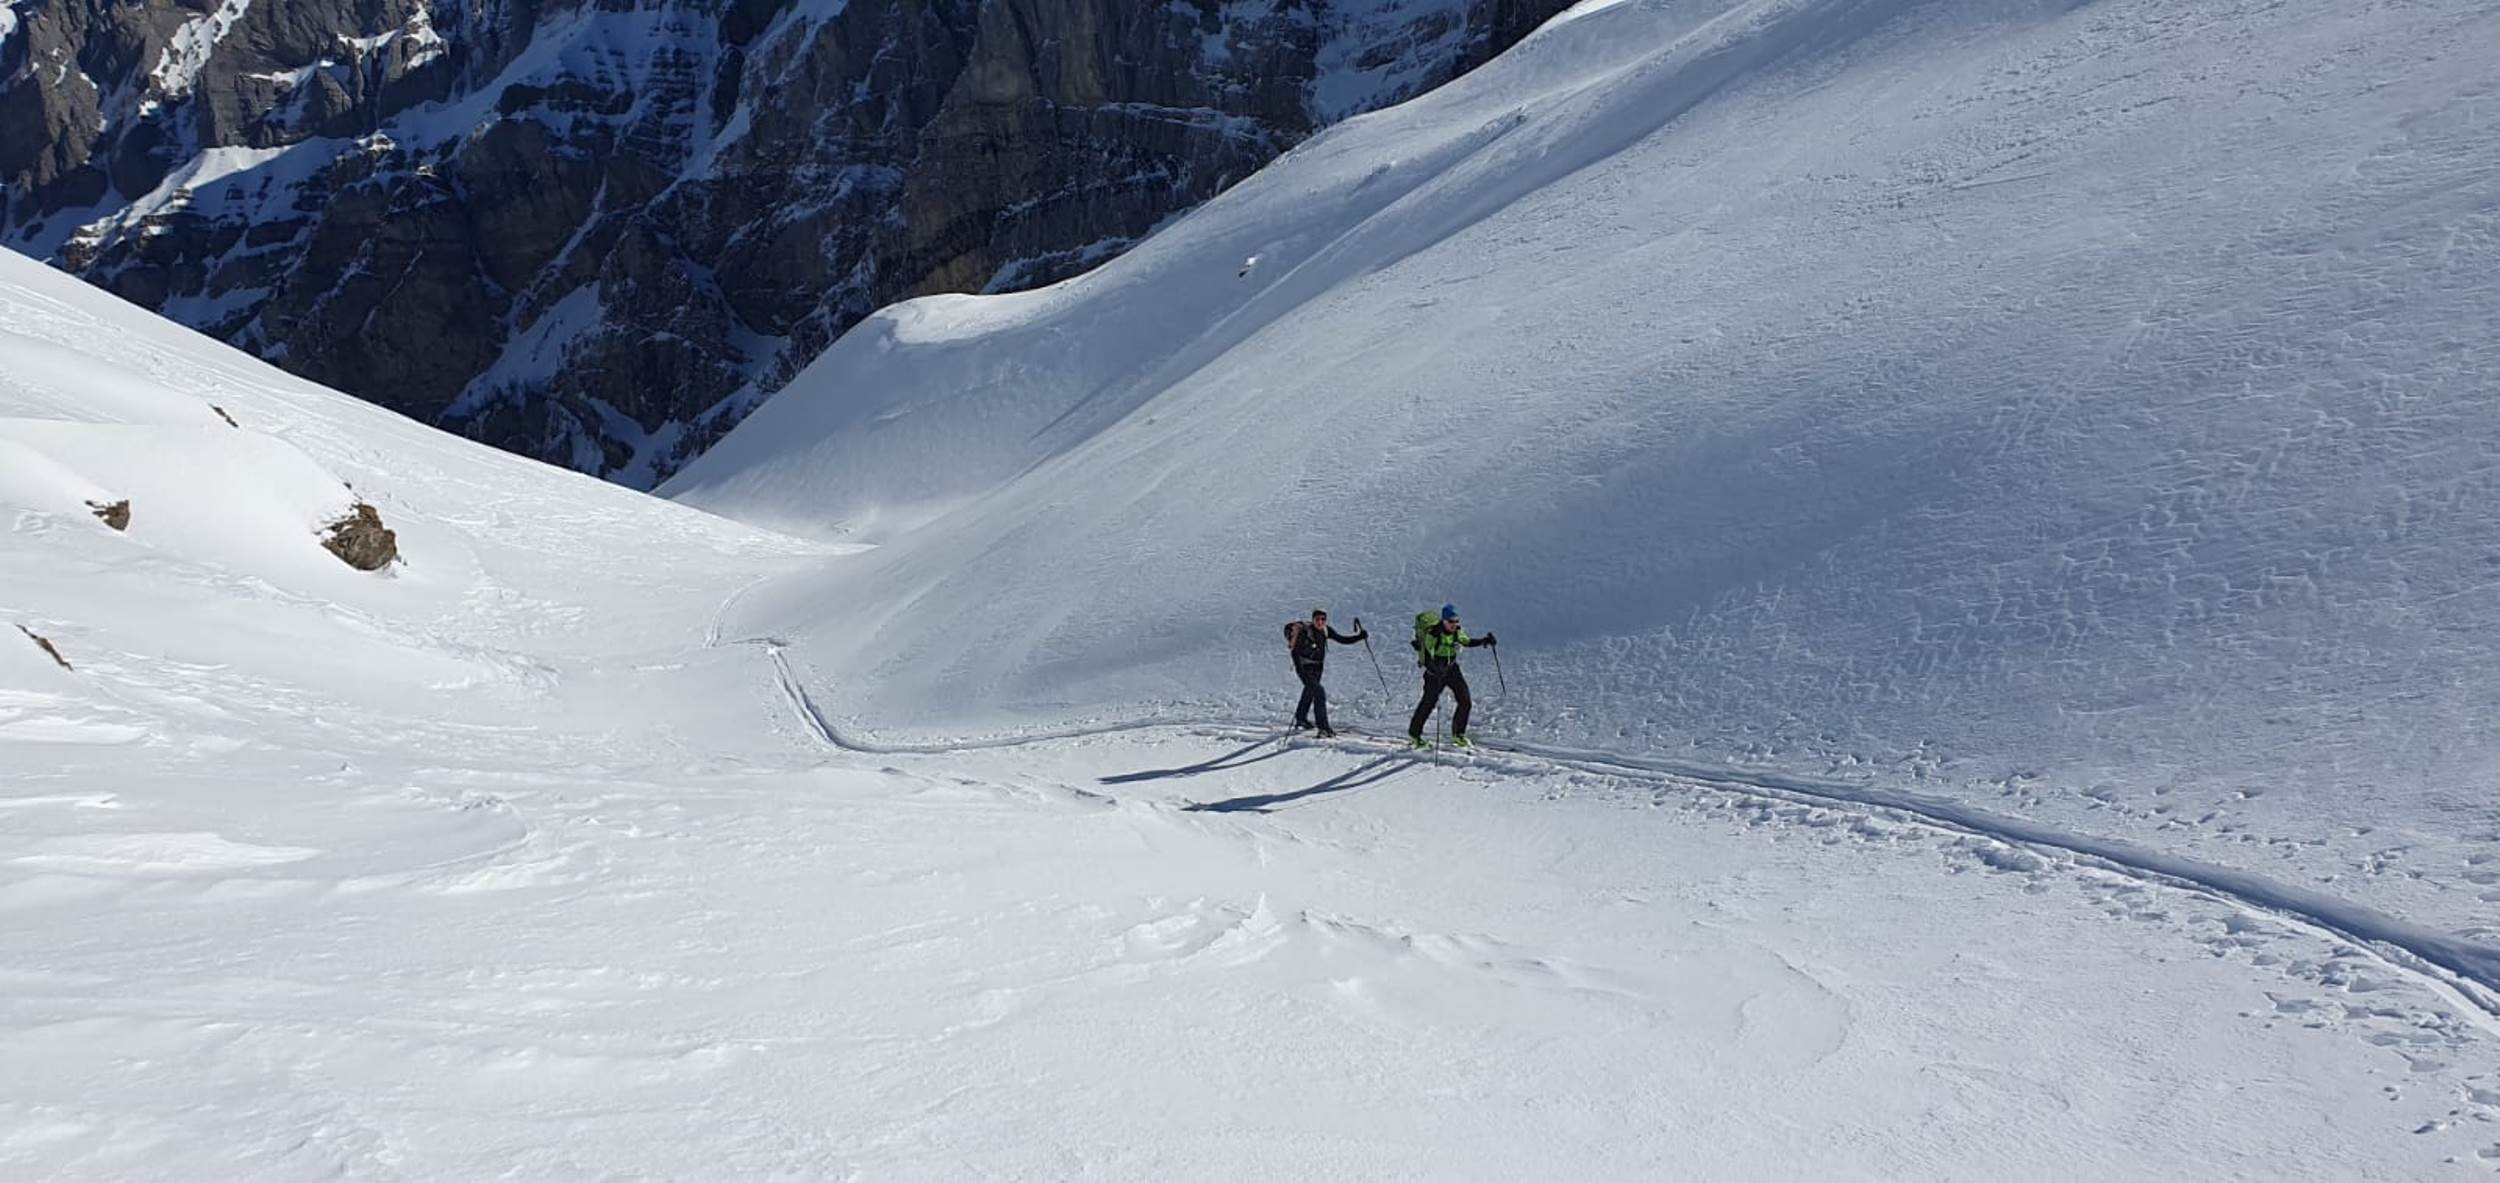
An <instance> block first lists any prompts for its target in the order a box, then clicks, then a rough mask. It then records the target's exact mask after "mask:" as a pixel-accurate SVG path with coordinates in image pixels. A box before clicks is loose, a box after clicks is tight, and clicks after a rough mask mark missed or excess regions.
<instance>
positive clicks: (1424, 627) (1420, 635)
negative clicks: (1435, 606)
mask: <svg viewBox="0 0 2500 1183" xmlns="http://www.w3.org/2000/svg"><path fill="white" fill-rule="evenodd" d="M1439 623H1441V614H1440V613H1438V612H1434V611H1432V610H1430V609H1426V610H1424V611H1422V612H1418V613H1416V614H1415V639H1414V640H1412V641H1409V642H1407V646H1408V647H1409V648H1412V649H1413V650H1414V651H1415V664H1417V665H1422V664H1424V634H1425V633H1428V632H1431V631H1432V627H1433V626H1434V625H1437V624H1439Z"/></svg>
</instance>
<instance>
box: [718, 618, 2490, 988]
mask: <svg viewBox="0 0 2500 1183" xmlns="http://www.w3.org/2000/svg"><path fill="white" fill-rule="evenodd" d="M732 598H733V600H734V598H735V597H732ZM725 607H726V605H724V608H725ZM714 637H715V641H716V643H717V632H715V634H714ZM736 643H738V644H752V645H759V646H761V647H762V648H763V650H764V653H765V656H766V658H767V659H768V660H769V661H770V662H771V663H772V668H773V677H774V680H775V681H776V683H777V684H778V685H779V687H780V690H781V694H782V698H783V699H784V701H785V702H786V703H787V704H788V706H789V709H790V712H791V714H792V715H793V716H794V717H795V718H796V719H797V721H798V722H799V723H800V725H801V726H803V727H805V728H806V729H807V730H808V732H809V733H810V734H812V735H813V736H814V737H815V738H816V740H817V741H818V742H820V743H822V744H823V745H824V746H826V747H827V748H830V749H833V750H836V751H842V752H853V753H859V754H863V755H941V754H944V753H948V752H961V751H976V750H999V749H1008V748H1017V747H1025V746H1030V745H1034V744H1042V743H1050V742H1055V741H1059V740H1066V739H1074V738H1079V737H1083V736H1092V735H1107V734H1114V733H1118V732H1129V731H1145V730H1153V729H1170V730H1178V731H1186V732H1193V733H1198V734H1204V735H1209V736H1214V737H1219V738H1224V739H1250V738H1258V737H1262V736H1273V735H1274V732H1273V731H1272V730H1271V729H1263V728H1260V727H1258V726H1257V725H1256V724H1255V723H1251V722H1249V721H1246V720H1243V719H1239V718H1227V717H1221V716H1213V715H1210V716H1206V717H1203V718H1188V717H1176V716H1165V717H1160V718H1153V719H1142V720H1135V721H1129V722H1120V723H1107V724H1100V725H1094V726H1082V727H1069V728H1061V729H1057V730H1051V731H1039V732H1033V733H1029V734H1023V735H1015V736H999V737H988V738H981V739H967V740H960V741H931V742H922V743H901V744H895V743H877V742H872V741H868V740H863V739H859V738H857V737H854V736H847V735H844V734H843V733H842V732H841V731H840V730H839V729H838V728H836V727H835V726H834V725H833V723H832V722H831V721H830V720H828V719H826V718H825V715H824V712H823V711H822V710H821V709H819V708H818V707H817V705H816V702H815V699H814V698H813V697H812V696H810V695H809V694H808V692H807V687H806V685H805V684H804V683H803V682H802V681H801V680H800V679H799V676H798V674H797V672H796V671H795V670H793V669H792V668H791V666H790V661H789V659H788V658H787V657H786V656H784V646H783V644H782V643H781V642H780V641H778V640H775V639H771V638H751V639H745V640H741V641H738V642H736ZM1483 746H1484V749H1485V750H1486V751H1488V752H1491V753H1494V754H1496V755H1497V756H1498V757H1499V758H1501V759H1502V760H1503V761H1504V762H1505V763H1507V764H1509V765H1510V766H1511V767H1512V768H1513V769H1515V770H1516V771H1519V772H1522V773H1533V772H1550V771H1578V772H1586V773H1594V774H1599V775H1605V776H1613V777H1618V778H1625V779H1633V780H1646V781H1651V782H1655V783H1658V784H1662V785H1672V786H1686V787H1694V788H1711V789H1718V790H1722V791H1729V792H1735V793H1739V794H1744V795H1749V796H1755V797H1762V798H1768V799H1771V800H1777V801H1785V802H1803V803H1810V804H1814V805H1820V806H1833V807H1838V808H1842V809H1847V810H1853V811H1859V812H1867V813H1886V814H1893V815H1898V816H1899V817H1901V818H1903V819H1906V820H1913V821H1916V822H1919V823H1923V824H1926V825H1930V826H1934V827H1937V828H1939V829H1943V830H1947V831H1950V832H1953V833H1956V834H1964V835H1969V836H1972V837H1978V838H1984V839H1987V840H1989V841H1993V842H2000V843H2003V844H2005V845H2007V846H2012V847H2017V848H2024V849H2030V850H2034V851H2055V852H2060V853H2063V854H2066V855H2071V856H2074V857H2076V858H2080V859H2082V860H2084V861H2086V862H2087V863H2089V864H2090V865H2093V866H2096V867H2099V868H2101V869H2103V870H2106V871H2109V872H2112V873H2115V874H2119V875H2123V876H2126V877H2128V878H2130V879H2134V880H2136V881H2139V882H2142V883H2145V884H2148V885H2152V886H2158V887H2165V888H2171V889H2174V890H2180V891H2187V892H2193V893H2196V894H2199V895H2204V896H2208V897H2211V898H2214V899H2218V900H2223V901H2226V902H2228V903H2230V904H2232V905H2234V906H2237V907H2240V908H2244V909H2247V910H2250V911H2253V912H2259V913H2263V914H2265V915H2267V916H2271V917H2273V918H2274V919H2276V920H2279V921H2281V922H2283V923H2285V924H2287V925H2290V926H2292V927H2295V928H2298V929H2301V930H2304V931H2307V932H2309V933H2311V934H2313V935H2317V936H2320V937H2322V938H2326V939H2328V940H2330V941H2332V942H2333V943H2335V944H2339V945H2343V946H2347V947H2350V948H2352V949H2354V950H2356V951H2359V952H2361V953H2363V954H2365V955H2367V956H2369V957H2370V958H2372V959H2373V960H2375V961H2377V962H2378V963H2380V964H2381V965H2384V966H2385V967H2386V968H2387V969H2388V970H2389V971H2390V972H2393V973H2397V974H2401V975H2403V976H2405V977H2407V978H2410V979H2412V980H2414V981H2416V982H2418V983H2420V984H2421V985H2422V986H2423V987H2425V988H2426V989H2428V990H2430V991H2431V992H2432V993H2433V994H2435V995H2437V996H2438V997H2440V998H2442V999H2444V1000H2446V1001H2447V1002H2448V1004H2449V1005H2450V1006H2452V1007H2453V1008H2454V1009H2455V1010H2456V1012H2457V1013H2458V1014H2460V1015H2462V1016H2464V1017H2465V1018H2467V1019H2468V1020H2469V1021H2471V1022H2472V1023H2474V1025H2475V1026H2477V1027H2479V1028H2481V1029H2482V1030H2483V1031H2485V1032H2486V1033H2489V1034H2492V1035H2500V948H2495V947H2493V946H2490V945H2486V944H2481V943H2478V942H2475V941H2469V940H2464V939H2461V938H2458V937H2454V936H2450V935H2448V934H2445V933H2440V932H2435V931H2433V930H2431V929H2428V928H2425V927H2423V926H2421V925H2417V924H2413V923H2411V922H2408V921H2405V920H2402V919H2399V918H2397V917H2394V916H2390V915H2388V914H2386V913H2384V912H2381V911H2378V910H2377V909H2374V908H2370V907H2366V906H2364V905H2361V904H2357V903H2354V902H2352V901H2349V900H2344V899H2338V898H2336V897H2334V896H2330V895H2327V894H2325V893H2322V892H2316V891H2310V890H2308V889H2305V888H2300V887H2294V886H2292V885H2290V884H2286V883H2279V882H2276V881H2274V880H2271V879H2268V878H2266V877H2265V876H2262V875H2257V874H2253V873H2251V872H2247V871H2242V870H2237V869H2234V868H2230V867H2223V866H2218V865H2216V864H2213V863H2208V862H2203V861H2200V860H2197V859H2191V858H2185V857H2182V856H2179V855H2174V854H2168V853H2164V852H2162V851H2157V850H2151V849H2147V848H2145V847H2143V846H2140V845H2138V844H2136V843H2132V842H2126V841H2123V840H2120V839H2115V838H2101V837H2096V836H2093V835H2090V834H2078V833H2073V832H2070V831H2066V830H2061V829H2057V828H2055V827H2052V826H2047V825H2043V824H2041V823H2038V822H2034V821H2030V820H2027V819H2023V818H2016V817H2008V816H2005V815H2002V814H1997V813H1991V812H1989V811H1987V810H1984V809H1978V808H1975V807H1973V806H1970V805H1966V804H1963V803H1961V802H1958V801H1952V800H1948V799H1945V798H1941V797H1935V796H1930V795H1927V794H1921V793H1909V792H1903V791H1900V790H1896V789H1888V788H1884V787H1882V786H1879V785H1873V784H1851V783H1847V782H1843V781H1832V780H1823V779H1818V778H1813V777H1804V776H1796V775H1792V774H1788V773H1782V772H1777V771H1773V770H1770V769H1750V768H1732V767H1726V766H1714V765H1709V764H1702V763H1698V762H1692V761H1681V760H1670V759H1664V758H1660V757H1654V756H1642V755H1636V754H1627V753H1616V752H1605V751H1598V750H1592V749H1585V748H1567V747H1557V746H1554V745H1550V744H1539V743H1531V742H1524V741H1516V740H1508V739H1504V740H1498V741H1493V742H1489V743H1486V744H1484V745H1483ZM1390 758H1392V759H1405V760H1421V759H1429V758H1430V757H1422V756H1409V755H1404V754H1397V755H1393V756H1391V757H1390ZM1479 762H1480V763H1481V760H1479Z"/></svg>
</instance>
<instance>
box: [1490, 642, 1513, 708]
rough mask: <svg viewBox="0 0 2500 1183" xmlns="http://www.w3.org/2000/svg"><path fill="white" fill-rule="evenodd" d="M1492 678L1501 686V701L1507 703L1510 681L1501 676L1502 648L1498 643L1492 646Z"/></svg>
mask: <svg viewBox="0 0 2500 1183" xmlns="http://www.w3.org/2000/svg"><path fill="white" fill-rule="evenodd" d="M1493 677H1494V680H1495V681H1497V682H1499V683H1500V684H1501V687H1502V701H1503V702H1509V701H1510V679H1509V678H1507V677H1504V676H1503V675H1502V647H1501V645H1500V644H1498V643H1497V644H1495V645H1494V646H1493Z"/></svg>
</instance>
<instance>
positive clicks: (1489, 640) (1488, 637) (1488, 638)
mask: <svg viewBox="0 0 2500 1183" xmlns="http://www.w3.org/2000/svg"><path fill="white" fill-rule="evenodd" d="M1484 643H1485V647H1486V648H1488V649H1489V648H1493V647H1495V646H1498V645H1500V644H1501V642H1499V641H1496V640H1494V639H1493V634H1491V633H1486V634H1485V635H1484Z"/></svg>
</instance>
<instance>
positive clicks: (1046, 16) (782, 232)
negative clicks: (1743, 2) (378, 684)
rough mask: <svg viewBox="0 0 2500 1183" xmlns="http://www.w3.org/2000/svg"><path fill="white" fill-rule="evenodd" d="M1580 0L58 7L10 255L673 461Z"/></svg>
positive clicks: (485, 434)
mask: <svg viewBox="0 0 2500 1183" xmlns="http://www.w3.org/2000/svg"><path fill="white" fill-rule="evenodd" d="M1566 6H1567V0H847V2H846V0H595V2H594V0H533V2H531V3H524V4H515V5H454V4H451V3H447V2H446V0H301V2H297V3H288V4H272V3H251V2H249V0H176V2H175V3H172V4H163V5H130V4H125V3H118V2H117V0H52V2H50V3H47V4H45V5H43V6H41V7H40V8H25V9H20V10H17V11H18V12H20V14H21V15H20V17H19V23H18V25H17V27H15V28H14V29H13V30H11V31H9V32H6V33H0V239H4V240H5V242H6V243H7V245H9V246H11V247H13V248H15V249H18V250H22V251H26V252H29V253H33V254H37V255H41V256H44V257H47V258H51V259H53V260H54V261H55V262H57V263H58V264H60V265H61V266H64V267H67V268H69V269H71V270H73V271H76V272H78V273H80V274H82V275H84V276H86V277H87V278H89V279H90V280H92V281H93V282H96V283H98V284H101V285H103V286H105V287H107V288H110V289H111V290H113V291H115V292H118V293H120V294H121V295H123V296H125V297H127V298H129V299H131V300H134V301H136V302H138V303H141V304H144V305H147V306H149V307H151V308H157V309H160V310H162V311H164V312H166V313H167V314H169V315H172V316H174V317H176V318H177V319H180V320H183V321H185V322H186V323H189V324H191V325H193V326H195V327H197V328H200V329H202V330H204V331H207V332H209V333H211V334H214V335H217V336H221V337H224V338H226V339H228V340H231V341H234V342H235V343H237V344H240V345H243V346H244V347H246V348H249V349H253V350H255V351H258V352H260V353H261V354H263V355H264V356H267V357H270V358H271V359H272V360H275V361H277V362H278V363H279V364H281V365H284V366H286V367H287V368H289V369H291V370H294V371H295V372H297V373H300V374H303V375H305V376H307V377H310V378H313V379H315V380H317V381H321V382H324V383H328V384H330V385H333V386H337V387H339V388H341V389H344V390H348V391H350V392H352V393H355V394H358V395H361V396H364V397H366V398H369V399H372V400H374V401H377V402H380V403H383V404H385V405H388V406H391V407H394V408H397V409H399V410H402V411H405V412H407V413H409V414H411V415H414V416H417V417H419V418H421V419H426V420H429V421H432V422H437V423H441V424H444V425H447V426H450V427H453V428H455V429H457V430H461V431H464V432H466V433H468V434H470V435H473V436H476V437H478V438H481V439H484V440H487V441H489V442H492V443H495V444H498V445H501V446H504V447H508V448H513V449H515V450H518V451H522V452H526V453H529V454H532V455H536V456H540V457H542V458H546V459H550V460H553V461H556V462H558V463H563V464H568V465H572V466H574V467H577V468H581V469H584V470H587V471H590V472H594V473H598V474H601V475H605V476H609V477H612V478H615V479H620V480H624V481H627V482H630V483H649V482H652V481H656V480H657V479H659V478H660V477H661V476H664V475H666V473H667V472H669V471H671V470H673V468H674V467H675V466H676V465H678V464H679V463H681V462H682V461H683V460H684V459H685V458H686V457H687V456H689V455H691V454H692V453H693V452H694V451H696V450H699V449H700V448H701V447H702V446H704V445H705V444H706V443H708V441H710V440H711V439H714V438H717V436H718V434H719V433H721V432H722V431H725V430H726V429H727V428H728V427H729V426H730V425H731V424H733V423H735V422H736V420H737V419H738V418H739V417H740V416H742V415H743V414H744V413H745V412H746V411H747V410H748V409H750V408H751V407H753V406H754V405H755V404H756V403H757V402H759V401H761V400H762V398H763V397H765V396H766V395H767V394H769V393H770V392H771V391H772V390H774V389H776V388H778V386H779V385H780V384H781V383H782V382H783V381H784V380H786V378H787V377H788V376H789V375H790V374H792V373H794V372H795V371H796V369H797V368H798V367H799V366H801V365H804V364H805V363H806V362H807V361H808V360H810V359H812V358H813V357H814V356H815V354H816V353H817V352H819V351H820V350H821V349H822V348H823V347H824V346H825V345H826V344H828V343H830V342H831V340H832V339H833V338H834V337H835V336H836V335H838V334H839V333H841V332H842V331H843V330H844V329H846V328H848V327H849V326H850V325H851V324H853V323H854V322H856V321H857V320H859V319H860V318H861V317H862V316H865V315H866V314H867V313H869V312H871V311H873V310H875V309H876V308H878V307H880V306H882V305H884V304H887V303H890V302H892V301H894V300H896V299H900V298H904V297H908V296H914V295H921V294H926V293H930V292H939V291H982V290H1006V289H1013V288H1020V287H1028V286H1034V285H1039V284H1044V283H1048V282H1051V281H1053V280H1056V279H1060V278H1063V277H1065V276H1067V275H1070V274H1073V273H1075V272H1078V271H1081V270H1084V269H1085V268H1087V267H1090V266H1092V265H1094V264H1095V263H1098V262H1100V261H1101V260H1103V259H1105V258H1108V257H1110V256H1112V255H1114V254H1116V253H1118V252H1119V251H1120V250H1122V249H1124V248H1126V247H1127V246H1128V245H1129V244H1131V243H1133V242H1135V241H1136V240H1137V239H1138V238H1140V237H1142V236H1143V235H1145V234H1146V233H1147V232H1149V231H1150V230H1151V229H1152V228H1153V227H1154V226H1155V225H1157V224H1158V223H1159V222H1161V221H1162V220H1164V219H1166V218H1168V217H1170V216H1171V215H1172V214H1174V213H1175V212H1177V211H1179V210H1183V209H1186V208H1188V207H1189V206H1192V205H1194V204H1196V203H1198V202H1201V201H1203V200H1205V199H1206V198H1208V197H1210V196H1212V195H1214V194H1215V193H1216V192H1219V191H1220V190H1222V189H1223V188H1224V187H1225V186H1226V185H1229V184H1230V183H1232V182H1233V181H1234V180H1237V179H1239V178H1240V177H1242V176H1244V175H1246V174H1247V173H1249V172H1250V171H1252V170H1254V169H1256V168H1258V167H1259V166H1261V165H1262V164H1264V163H1265V162H1266V161H1268V160H1269V159H1271V158H1273V157H1274V156H1275V155H1277V154H1278V153H1280V152H1282V151H1283V150H1284V149H1286V148H1288V147H1290V146H1292V145H1293V144H1295V143H1297V142H1299V141H1300V140H1302V139H1303V138H1305V137H1307V136H1308V135H1310V134H1311V133H1312V132H1313V131H1314V130H1316V129H1317V128H1319V127H1321V126H1324V125H1325V124H1327V123H1329V122H1332V121H1334V120H1337V119H1341V118H1344V117H1346V116H1348V115H1351V114H1354V113H1357V112H1359V111H1361V110H1365V109H1368V108H1371V107H1376V106H1380V105H1384V104H1386V103H1390V102H1395V101H1398V100H1401V99H1404V98H1406V97H1409V96H1411V95H1412V94H1414V93H1417V92H1419V91H1421V90H1423V89H1426V88H1428V87H1431V86H1435V85H1438V84H1439V83H1441V82H1443V81H1445V80H1447V79H1448V78H1450V77H1452V76H1454V75H1455V74H1456V73H1458V72H1460V71H1462V70H1465V69H1468V68H1471V67H1472V66H1474V65H1475V64H1477V63H1479V62H1481V61H1482V60H1484V59H1485V58H1487V57H1489V56H1490V55H1491V54H1493V53H1494V52H1497V51H1498V50H1500V49H1501V48H1504V47H1506V46H1508V45H1509V44H1511V43H1512V42H1514V41H1516V40H1517V39H1518V38H1519V37H1521V36H1523V35H1525V34H1526V33H1527V32H1528V31H1530V30H1531V29H1533V28H1534V27H1535V26H1536V25H1537V24H1539V23H1541V22H1542V21H1543V20H1545V19H1546V18H1547V17H1549V16H1550V15H1552V14H1553V13H1554V12H1557V11H1559V10H1561V9H1562V8H1564V7H1566ZM524 50H527V51H528V52H527V53H524V52H523V51H524Z"/></svg>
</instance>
